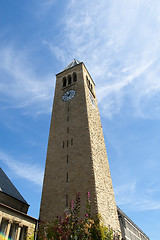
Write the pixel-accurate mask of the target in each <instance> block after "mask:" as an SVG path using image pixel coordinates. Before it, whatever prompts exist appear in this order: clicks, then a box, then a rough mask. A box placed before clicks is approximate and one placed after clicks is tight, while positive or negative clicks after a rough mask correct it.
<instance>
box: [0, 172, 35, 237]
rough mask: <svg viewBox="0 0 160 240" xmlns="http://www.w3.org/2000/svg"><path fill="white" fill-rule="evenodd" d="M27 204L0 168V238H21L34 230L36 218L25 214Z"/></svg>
mask: <svg viewBox="0 0 160 240" xmlns="http://www.w3.org/2000/svg"><path fill="white" fill-rule="evenodd" d="M28 208H29V205H28V203H27V202H26V201H25V199H24V198H23V197H22V195H21V194H20V193H19V192H18V190H17V189H16V187H15V186H14V185H13V183H12V182H11V181H10V179H9V178H8V177H7V175H6V174H5V173H4V171H3V170H2V168H0V239H4V238H3V236H5V238H6V239H8V238H10V239H12V240H23V239H26V236H32V235H33V234H34V232H35V227H36V224H37V219H35V218H33V217H30V216H29V215H27V211H28Z"/></svg>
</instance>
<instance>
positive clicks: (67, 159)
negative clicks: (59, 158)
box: [67, 155, 69, 163]
mask: <svg viewBox="0 0 160 240" xmlns="http://www.w3.org/2000/svg"><path fill="white" fill-rule="evenodd" d="M68 159H69V157H68V155H67V163H68Z"/></svg>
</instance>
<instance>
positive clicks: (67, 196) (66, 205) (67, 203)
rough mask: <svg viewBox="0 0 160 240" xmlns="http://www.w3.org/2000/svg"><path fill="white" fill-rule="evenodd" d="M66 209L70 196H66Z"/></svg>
mask: <svg viewBox="0 0 160 240" xmlns="http://www.w3.org/2000/svg"><path fill="white" fill-rule="evenodd" d="M66 207H68V194H66Z"/></svg>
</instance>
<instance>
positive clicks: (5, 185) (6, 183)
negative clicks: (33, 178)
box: [0, 167, 28, 205]
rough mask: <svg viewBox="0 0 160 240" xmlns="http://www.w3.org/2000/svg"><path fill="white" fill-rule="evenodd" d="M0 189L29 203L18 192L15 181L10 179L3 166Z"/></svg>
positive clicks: (0, 174) (0, 175) (0, 169)
mask: <svg viewBox="0 0 160 240" xmlns="http://www.w3.org/2000/svg"><path fill="white" fill-rule="evenodd" d="M0 191H1V192H3V193H6V194H8V195H9V196H11V197H13V198H16V199H18V200H19V201H21V202H23V203H25V204H27V205H28V203H27V202H26V201H25V199H24V198H23V197H22V195H21V194H20V193H19V192H18V190H17V189H16V187H15V186H14V185H13V183H12V182H11V181H10V180H9V178H8V177H7V175H6V174H5V173H4V172H3V170H2V168H1V167H0Z"/></svg>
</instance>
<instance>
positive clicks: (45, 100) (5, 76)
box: [0, 46, 53, 113]
mask: <svg viewBox="0 0 160 240" xmlns="http://www.w3.org/2000/svg"><path fill="white" fill-rule="evenodd" d="M0 62H1V65H0V74H1V81H0V93H1V99H0V101H3V103H4V105H3V107H5V102H6V103H7V107H12V108H13V107H14V108H27V107H28V106H30V107H32V108H35V112H36V113H39V112H50V110H51V106H50V105H49V102H50V103H51V101H49V100H51V99H52V95H53V79H52V78H51V77H49V76H43V77H41V76H39V74H38V73H37V74H35V72H34V67H32V66H31V64H29V60H28V59H27V55H26V53H25V52H22V51H19V50H18V49H14V48H13V47H11V46H8V47H6V48H3V49H1V51H0ZM2 96H3V98H2Z"/></svg>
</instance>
